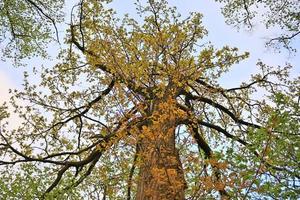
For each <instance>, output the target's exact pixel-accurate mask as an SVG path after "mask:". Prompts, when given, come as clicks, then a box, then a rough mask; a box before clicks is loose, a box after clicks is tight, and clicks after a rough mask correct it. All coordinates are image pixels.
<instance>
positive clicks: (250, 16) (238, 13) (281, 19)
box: [215, 0, 300, 51]
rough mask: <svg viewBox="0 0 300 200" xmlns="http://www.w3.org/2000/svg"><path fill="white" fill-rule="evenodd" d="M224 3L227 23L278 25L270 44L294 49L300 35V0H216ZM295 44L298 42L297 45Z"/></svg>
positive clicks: (223, 9) (237, 25)
mask: <svg viewBox="0 0 300 200" xmlns="http://www.w3.org/2000/svg"><path fill="white" fill-rule="evenodd" d="M215 1H217V2H222V3H224V6H223V8H222V12H223V14H224V16H225V18H226V22H227V23H228V24H231V25H234V26H236V27H238V28H240V27H243V26H244V27H247V28H248V29H250V30H252V29H253V27H254V26H255V24H257V23H263V24H264V25H265V27H266V28H267V29H271V28H277V29H278V28H279V29H280V31H277V34H278V35H277V36H270V35H267V36H266V37H270V38H269V39H268V41H267V42H266V44H267V46H273V47H276V48H278V49H280V48H281V47H284V48H286V49H288V50H293V51H295V50H296V48H297V47H295V46H296V45H297V43H294V41H296V40H297V39H298V40H299V36H300V28H299V27H300V2H299V1H298V0H257V1H254V0H215ZM294 44H295V46H294Z"/></svg>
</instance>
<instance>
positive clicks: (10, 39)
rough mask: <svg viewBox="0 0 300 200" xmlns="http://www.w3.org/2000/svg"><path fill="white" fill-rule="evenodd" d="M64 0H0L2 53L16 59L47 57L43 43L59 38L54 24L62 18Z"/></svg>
mask: <svg viewBox="0 0 300 200" xmlns="http://www.w3.org/2000/svg"><path fill="white" fill-rule="evenodd" d="M63 5H64V1H63V0H52V1H48V0H43V1H39V0H1V1H0V42H1V46H2V47H1V48H2V49H1V50H2V52H1V54H0V55H1V57H3V58H4V57H8V58H13V59H15V61H16V63H17V64H20V62H19V60H20V59H23V58H28V57H32V56H43V57H46V55H47V52H46V47H47V46H46V45H47V44H48V43H49V42H51V41H52V40H56V41H58V40H59V35H58V34H59V33H58V28H57V25H58V24H59V22H61V21H62V20H63V13H62V7H63Z"/></svg>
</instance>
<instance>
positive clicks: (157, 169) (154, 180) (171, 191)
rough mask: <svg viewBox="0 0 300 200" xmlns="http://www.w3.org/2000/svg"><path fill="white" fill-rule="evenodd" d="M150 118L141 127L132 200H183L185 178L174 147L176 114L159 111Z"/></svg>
mask: <svg viewBox="0 0 300 200" xmlns="http://www.w3.org/2000/svg"><path fill="white" fill-rule="evenodd" d="M171 112H172V111H171ZM171 112H168V113H169V114H173V113H171ZM154 113H155V112H154ZM173 115H174V114H173ZM153 118H154V120H153V121H151V123H150V125H148V126H143V127H142V131H141V133H142V134H141V137H140V148H139V149H140V151H139V158H140V165H139V169H140V171H139V181H138V187H137V195H136V200H183V199H184V190H185V189H186V182H185V179H184V174H183V169H182V164H181V162H180V158H179V154H178V150H177V149H176V147H175V129H176V116H175V117H172V116H169V115H168V114H166V113H165V112H162V111H160V112H157V113H156V117H155V116H154V117H153Z"/></svg>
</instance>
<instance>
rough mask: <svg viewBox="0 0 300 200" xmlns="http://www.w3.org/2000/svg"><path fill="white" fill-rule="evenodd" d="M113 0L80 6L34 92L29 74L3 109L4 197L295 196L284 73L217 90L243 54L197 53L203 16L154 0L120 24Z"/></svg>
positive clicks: (293, 104) (293, 118) (290, 102)
mask: <svg viewBox="0 0 300 200" xmlns="http://www.w3.org/2000/svg"><path fill="white" fill-rule="evenodd" d="M16 2H17V1H16ZM109 2H110V1H96V0H90V1H81V2H80V3H79V4H78V5H75V6H74V7H73V10H72V17H71V23H70V28H69V29H68V33H67V35H66V38H65V43H66V44H67V47H66V48H65V49H63V50H61V52H60V53H59V56H58V59H59V60H60V61H59V62H58V63H57V64H56V65H55V66H49V67H44V68H41V69H34V74H33V75H35V76H40V78H39V81H40V82H39V83H37V84H33V83H31V82H30V81H29V78H28V76H33V75H29V74H28V73H25V74H24V89H23V90H21V91H12V94H13V97H12V98H11V102H10V103H11V104H12V105H13V106H14V109H15V110H14V112H16V113H17V114H18V115H19V117H20V124H21V125H20V127H19V128H17V129H15V130H9V129H8V128H7V124H6V123H5V120H6V118H7V117H8V113H7V111H6V105H4V106H3V107H0V110H1V112H0V120H1V121H2V125H1V129H0V136H1V137H0V156H1V157H0V165H1V166H0V173H1V177H2V178H1V180H0V197H1V198H3V199H16V198H17V199H34V198H38V199H67V198H71V199H83V198H90V199H100V198H102V199H137V200H144V199H152V200H160V199H170V200H174V199H178V200H181V199H209V198H215V199H216V198H222V199H248V198H269V199H272V198H273V199H278V198H282V199H288V198H290V199H297V198H299V186H300V183H299V181H300V180H299V178H300V177H299V157H300V154H299V152H300V151H299V146H300V140H299V128H300V127H299V126H300V124H299V117H300V116H299V100H300V98H299V94H300V79H299V77H296V78H294V79H292V77H290V75H289V70H290V68H291V66H289V65H287V66H283V67H272V66H268V65H266V64H264V63H263V62H258V63H257V67H258V73H257V74H254V75H252V77H251V80H250V81H248V82H245V83H243V84H242V85H240V86H237V87H234V88H224V87H222V86H221V85H220V84H219V82H218V81H219V79H220V78H222V75H224V73H226V72H228V71H229V70H230V68H231V67H232V66H233V65H234V64H236V63H239V62H242V61H243V60H244V59H246V58H247V57H248V56H249V53H247V52H239V50H238V49H237V48H236V47H230V46H224V47H223V48H220V49H217V48H215V47H214V46H213V45H210V44H209V45H205V46H199V45H198V44H199V42H200V41H201V40H202V39H203V37H205V36H206V34H207V31H206V30H205V28H204V27H203V26H202V24H201V18H202V15H201V14H199V13H191V14H190V16H188V17H186V18H184V17H182V16H180V14H179V13H178V12H177V10H176V8H173V7H169V6H168V4H167V1H164V0H163V1H155V0H149V1H147V2H140V1H137V3H136V8H137V12H138V14H139V16H140V19H139V21H137V20H136V19H134V18H131V17H129V16H128V15H126V16H124V17H123V18H121V19H120V18H118V17H116V15H115V12H114V10H112V9H110V8H109V7H108V6H107V5H106V3H109ZM261 94H263V97H261V98H259V96H260V95H261ZM20 102H21V103H20Z"/></svg>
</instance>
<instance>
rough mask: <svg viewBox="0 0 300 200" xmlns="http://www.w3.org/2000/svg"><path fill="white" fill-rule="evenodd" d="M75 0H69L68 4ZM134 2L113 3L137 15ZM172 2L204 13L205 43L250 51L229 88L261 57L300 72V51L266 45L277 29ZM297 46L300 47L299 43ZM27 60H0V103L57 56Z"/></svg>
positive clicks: (204, 5)
mask: <svg viewBox="0 0 300 200" xmlns="http://www.w3.org/2000/svg"><path fill="white" fill-rule="evenodd" d="M71 2H74V1H68V3H71ZM75 2H76V1H75ZM134 2H135V1H134V0H127V1H124V0H114V1H113V3H112V4H111V6H112V7H113V8H115V9H116V10H117V12H118V13H120V16H121V15H122V14H125V13H130V14H133V15H132V16H133V17H134V13H135V7H134V5H133V3H134ZM169 3H170V5H173V6H176V7H177V8H178V10H179V12H180V13H181V14H182V15H183V16H187V15H188V13H189V12H192V11H195V12H201V13H203V15H204V17H203V24H204V26H205V27H206V28H207V30H208V31H209V34H208V37H207V38H205V41H203V43H204V42H207V41H211V43H212V44H213V45H215V46H216V47H222V46H224V45H229V46H232V47H238V48H239V49H240V51H241V52H243V51H248V52H250V58H249V59H247V60H245V61H243V62H241V63H240V64H238V65H235V66H233V68H232V70H231V71H230V72H229V73H228V74H226V75H225V76H224V77H223V79H222V84H224V85H225V87H230V86H234V85H238V84H239V83H241V82H242V81H247V80H248V79H249V78H250V75H251V73H255V71H256V69H257V68H256V66H255V64H256V62H257V61H258V59H261V60H262V61H263V62H264V63H266V64H269V65H274V66H277V65H284V64H285V63H286V62H288V63H291V64H292V65H294V67H295V68H294V70H293V73H295V74H296V75H299V74H300V67H299V66H297V65H299V64H300V53H299V52H298V53H296V54H295V55H294V56H289V54H288V53H287V52H286V51H284V50H283V52H282V53H275V52H274V51H273V50H268V49H266V48H265V47H264V42H265V40H264V38H265V37H268V36H272V35H273V34H274V30H273V32H272V31H270V30H265V29H264V26H263V25H262V24H260V23H256V24H255V26H254V30H253V31H252V32H247V31H245V30H240V31H239V32H238V31H237V30H236V29H235V28H233V27H231V26H228V25H226V24H225V20H224V17H223V16H222V14H221V10H220V6H221V5H220V4H219V3H215V2H214V1H213V0H202V1H199V0H184V1H183V0H177V1H175V0H169ZM275 31H276V30H275ZM200 43H201V42H200ZM297 45H298V47H300V44H299V42H298V44H297ZM54 46H55V45H54ZM56 46H57V45H56ZM298 49H300V48H298ZM49 52H50V54H51V55H52V56H53V58H55V56H56V52H57V48H56V47H51V48H49ZM26 63H27V64H28V66H27V67H26V68H13V67H12V64H11V62H8V61H6V62H0V103H2V102H3V101H5V100H8V89H9V88H19V89H21V88H22V87H21V85H22V79H23V74H22V73H23V71H24V69H27V70H28V68H31V67H39V66H41V65H48V66H49V65H50V66H51V65H54V63H55V59H53V60H52V61H50V60H41V59H38V58H36V59H32V60H28V61H26ZM29 71H31V70H30V69H29Z"/></svg>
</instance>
